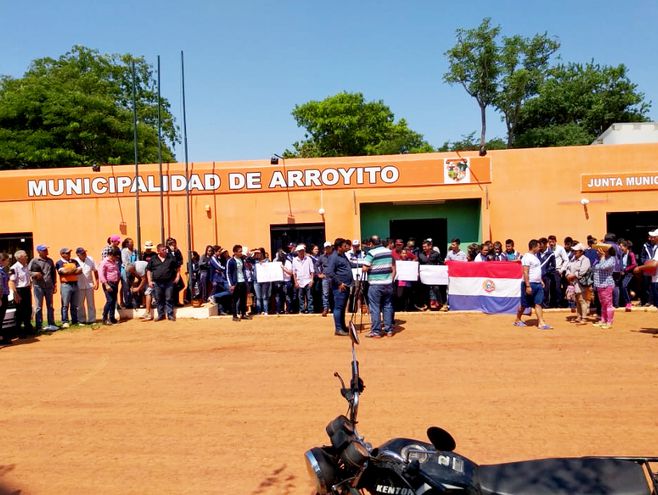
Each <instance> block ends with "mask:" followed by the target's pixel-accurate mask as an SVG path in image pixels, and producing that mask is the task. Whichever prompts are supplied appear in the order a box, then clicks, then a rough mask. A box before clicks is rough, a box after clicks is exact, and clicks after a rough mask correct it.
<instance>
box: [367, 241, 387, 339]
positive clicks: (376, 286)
mask: <svg viewBox="0 0 658 495" xmlns="http://www.w3.org/2000/svg"><path fill="white" fill-rule="evenodd" d="M370 242H371V243H372V246H373V248H372V249H371V250H370V251H368V254H366V256H365V258H364V260H363V271H364V272H365V273H367V274H368V283H369V284H370V289H369V293H368V305H369V309H370V322H371V323H370V333H368V334H367V335H366V337H370V338H373V339H379V338H381V337H382V321H381V315H382V314H383V317H384V334H385V335H386V336H387V337H392V336H393V334H394V330H393V319H394V315H395V312H394V310H393V280H394V279H395V262H394V260H393V256H392V253H391V250H390V249H388V248H386V247H384V246H382V241H381V240H380V239H379V236H376V235H373V236H372V237H371V238H370Z"/></svg>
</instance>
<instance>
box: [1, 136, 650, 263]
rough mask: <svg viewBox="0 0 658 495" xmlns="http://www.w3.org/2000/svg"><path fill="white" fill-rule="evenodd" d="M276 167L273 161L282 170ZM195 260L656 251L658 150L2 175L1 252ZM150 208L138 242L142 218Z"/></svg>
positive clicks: (605, 148) (603, 148)
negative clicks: (124, 241)
mask: <svg viewBox="0 0 658 495" xmlns="http://www.w3.org/2000/svg"><path fill="white" fill-rule="evenodd" d="M274 161H275V160H272V162H274ZM188 186H189V193H190V203H189V204H190V223H189V226H190V232H191V239H192V245H191V248H192V249H193V250H196V251H198V252H203V250H204V248H205V246H206V245H207V244H215V243H218V244H220V245H222V246H224V247H228V248H229V249H230V247H231V246H232V245H233V244H237V243H239V244H242V245H246V246H248V247H259V246H263V247H265V248H266V250H268V251H269V252H273V251H274V250H275V249H276V248H278V247H280V246H282V245H283V244H285V243H287V241H288V240H290V241H304V242H315V243H319V242H323V241H324V240H325V239H329V240H333V239H334V238H335V237H347V238H350V239H351V238H359V239H360V238H365V237H367V236H369V235H371V234H378V235H380V236H382V237H389V236H392V237H403V238H408V237H410V236H413V237H416V238H417V239H422V238H425V237H432V238H433V239H434V241H435V244H437V245H439V246H440V247H441V249H442V251H444V250H445V246H446V244H447V243H448V242H449V240H450V239H451V238H452V237H459V238H461V239H462V241H463V242H471V241H483V240H486V239H491V240H501V241H504V240H505V239H506V238H512V239H514V240H515V241H516V243H517V247H518V249H519V250H521V251H523V250H524V249H525V246H526V243H527V240H528V239H530V238H532V237H540V236H546V235H548V234H556V235H557V236H558V239H561V238H563V237H564V236H566V235H571V236H573V237H574V238H576V239H579V240H584V239H585V237H586V236H587V234H593V235H594V236H597V237H598V236H602V235H603V234H604V233H605V232H607V231H613V232H616V233H617V235H619V236H622V237H625V238H630V239H636V240H644V238H645V235H646V232H645V231H646V230H647V229H648V227H651V228H655V227H656V226H657V225H658V144H634V145H597V146H582V147H567V148H544V149H519V150H504V151H490V152H489V153H488V154H487V156H485V157H478V156H477V155H475V154H473V153H462V154H461V156H460V155H458V154H456V153H431V154H419V155H394V156H372V157H346V158H325V159H289V160H284V159H279V160H278V163H276V164H273V163H271V162H270V160H269V159H268V160H257V161H247V162H228V163H195V164H191V165H190V167H189V174H188V175H187V177H186V175H185V166H184V165H183V164H169V165H165V167H164V175H163V180H162V181H161V180H160V175H159V172H158V166H157V165H141V166H140V167H139V176H138V177H137V178H136V177H135V170H134V166H133V165H131V166H128V165H124V166H110V165H106V166H102V167H101V170H100V171H99V172H94V171H92V170H91V168H64V169H47V170H16V171H3V172H0V190H1V191H2V195H1V198H0V218H2V228H1V230H0V250H4V251H8V252H10V253H13V252H14V251H15V250H16V249H18V248H24V249H26V250H27V251H28V253H29V254H31V255H33V254H34V252H33V246H35V245H36V244H41V243H44V244H47V245H49V246H50V247H51V256H52V257H53V258H56V257H57V253H58V252H59V248H60V247H62V246H67V247H70V248H73V249H75V248H76V247H78V246H83V247H85V248H86V249H87V250H88V252H89V254H90V255H91V256H92V257H93V258H94V259H96V260H97V261H99V258H100V251H101V249H102V248H103V246H104V245H105V244H106V239H107V237H108V236H109V235H110V234H114V233H118V234H121V235H122V237H124V236H129V237H132V238H134V239H135V240H137V238H138V237H139V239H140V240H141V243H142V244H143V243H144V242H145V241H146V240H151V241H154V242H155V243H157V242H158V241H160V240H161V239H160V231H161V230H160V229H161V227H160V226H161V215H160V190H161V189H162V190H163V191H162V197H163V204H164V231H165V236H166V237H167V236H173V237H175V238H177V240H178V242H179V246H180V248H181V250H182V251H183V252H184V253H185V252H186V251H187V249H188V246H187V227H188V222H187V209H186V188H187V187H188ZM137 195H139V210H140V219H139V233H138V219H137V215H136V205H137V198H136V196H137Z"/></svg>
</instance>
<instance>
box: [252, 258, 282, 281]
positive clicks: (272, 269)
mask: <svg viewBox="0 0 658 495" xmlns="http://www.w3.org/2000/svg"><path fill="white" fill-rule="evenodd" d="M256 280H258V283H265V282H281V281H283V270H282V269H281V262H280V261H273V262H271V263H257V264H256Z"/></svg>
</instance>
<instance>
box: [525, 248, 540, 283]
mask: <svg viewBox="0 0 658 495" xmlns="http://www.w3.org/2000/svg"><path fill="white" fill-rule="evenodd" d="M521 266H527V267H528V281H529V282H530V283H531V284H532V283H537V284H540V283H541V261H539V258H537V256H535V255H534V254H532V253H526V254H524V255H523V258H521Z"/></svg>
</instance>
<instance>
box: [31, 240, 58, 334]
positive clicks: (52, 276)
mask: <svg viewBox="0 0 658 495" xmlns="http://www.w3.org/2000/svg"><path fill="white" fill-rule="evenodd" d="M36 249H37V256H35V257H34V258H32V259H31V260H30V263H29V264H28V265H27V269H28V270H30V276H31V277H32V287H33V290H34V330H35V331H36V332H37V333H38V332H40V331H42V330H45V331H46V332H54V331H55V330H59V327H58V326H57V325H55V307H54V306H53V295H54V294H57V279H56V273H57V272H56V270H55V263H54V262H53V260H52V259H51V258H49V257H48V246H46V245H45V244H39V245H37V248H36ZM44 300H45V301H46V317H47V320H48V325H46V326H45V327H43V326H42V324H43V302H44Z"/></svg>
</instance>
